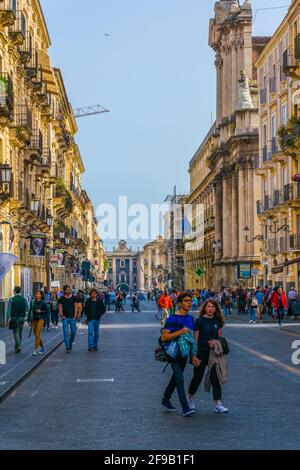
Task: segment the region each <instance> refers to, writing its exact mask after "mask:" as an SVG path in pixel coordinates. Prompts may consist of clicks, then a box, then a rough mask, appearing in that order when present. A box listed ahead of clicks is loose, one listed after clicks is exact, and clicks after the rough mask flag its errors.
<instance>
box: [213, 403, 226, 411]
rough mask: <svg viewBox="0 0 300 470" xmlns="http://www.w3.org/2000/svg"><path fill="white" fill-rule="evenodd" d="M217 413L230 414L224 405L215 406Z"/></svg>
mask: <svg viewBox="0 0 300 470" xmlns="http://www.w3.org/2000/svg"><path fill="white" fill-rule="evenodd" d="M215 412H216V413H228V409H227V408H225V406H223V405H222V403H221V405H216V406H215Z"/></svg>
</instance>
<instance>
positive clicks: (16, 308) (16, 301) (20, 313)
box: [7, 287, 29, 354]
mask: <svg viewBox="0 0 300 470" xmlns="http://www.w3.org/2000/svg"><path fill="white" fill-rule="evenodd" d="M14 294H15V295H14V296H13V297H12V298H11V299H10V300H9V302H8V307H7V324H8V326H9V327H10V329H11V330H13V334H14V339H15V352H16V353H17V354H18V353H20V352H21V349H22V333H23V327H24V323H25V318H26V315H27V314H28V311H29V305H28V302H27V300H26V299H25V297H23V296H22V295H21V287H15V289H14Z"/></svg>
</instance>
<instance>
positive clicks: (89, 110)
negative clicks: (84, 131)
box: [74, 104, 109, 118]
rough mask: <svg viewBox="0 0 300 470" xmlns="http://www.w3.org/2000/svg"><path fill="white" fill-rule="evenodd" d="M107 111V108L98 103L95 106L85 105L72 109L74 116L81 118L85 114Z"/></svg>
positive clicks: (91, 114)
mask: <svg viewBox="0 0 300 470" xmlns="http://www.w3.org/2000/svg"><path fill="white" fill-rule="evenodd" d="M102 113H109V109H106V108H104V106H101V105H100V104H96V105H95V106H87V107H86V108H77V109H74V116H75V117H76V118H81V117H85V116H93V115H94V114H102Z"/></svg>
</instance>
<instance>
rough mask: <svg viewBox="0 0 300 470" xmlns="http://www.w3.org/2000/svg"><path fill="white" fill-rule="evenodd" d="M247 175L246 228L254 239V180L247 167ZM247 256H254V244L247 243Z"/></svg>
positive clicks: (251, 170) (251, 171)
mask: <svg viewBox="0 0 300 470" xmlns="http://www.w3.org/2000/svg"><path fill="white" fill-rule="evenodd" d="M246 171H247V173H246V178H247V187H248V191H247V199H246V201H247V223H248V227H249V229H250V237H251V238H252V237H254V236H255V237H256V235H257V233H255V226H254V204H253V199H254V191H253V185H254V179H253V169H252V167H251V166H248V167H247V170H246ZM248 248H249V249H248V254H249V256H253V255H254V254H255V242H253V243H248Z"/></svg>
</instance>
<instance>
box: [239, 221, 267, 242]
mask: <svg viewBox="0 0 300 470" xmlns="http://www.w3.org/2000/svg"><path fill="white" fill-rule="evenodd" d="M243 231H244V237H245V239H246V242H248V243H253V242H254V240H259V241H260V242H262V241H263V240H264V236H263V235H256V237H254V238H252V239H251V240H249V238H248V235H249V232H250V229H249V227H247V225H246V227H245V228H244V230H243Z"/></svg>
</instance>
